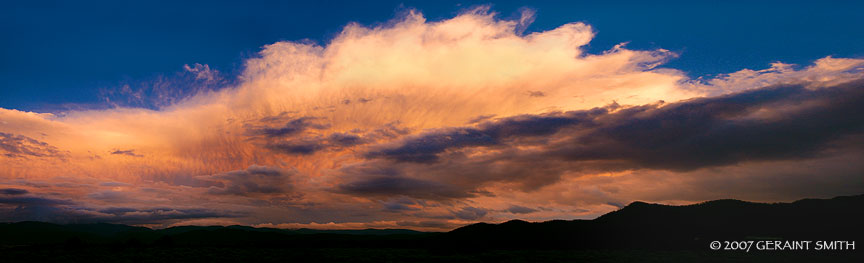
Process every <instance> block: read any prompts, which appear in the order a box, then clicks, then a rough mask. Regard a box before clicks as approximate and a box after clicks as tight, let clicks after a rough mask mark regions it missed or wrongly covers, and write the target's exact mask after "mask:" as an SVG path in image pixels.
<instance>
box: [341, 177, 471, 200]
mask: <svg viewBox="0 0 864 263" xmlns="http://www.w3.org/2000/svg"><path fill="white" fill-rule="evenodd" d="M338 191H339V192H341V193H346V194H351V195H360V196H372V197H374V196H410V197H415V198H423V199H447V198H463V197H470V196H473V194H472V193H467V192H464V191H463V190H461V189H459V188H456V187H452V186H449V185H447V184H442V183H438V182H433V181H425V180H418V179H413V178H406V177H398V176H377V177H372V178H364V179H362V180H358V181H354V182H350V183H345V184H341V185H339V186H338Z"/></svg>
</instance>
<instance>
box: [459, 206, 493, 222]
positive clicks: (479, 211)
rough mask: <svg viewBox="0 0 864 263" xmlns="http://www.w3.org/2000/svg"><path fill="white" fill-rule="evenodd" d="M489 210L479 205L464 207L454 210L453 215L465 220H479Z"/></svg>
mask: <svg viewBox="0 0 864 263" xmlns="http://www.w3.org/2000/svg"><path fill="white" fill-rule="evenodd" d="M487 213H489V211H487V210H486V209H483V208H477V207H470V206H469V207H464V208H462V209H459V210H457V211H453V215H454V216H456V217H457V218H459V219H464V220H477V219H480V218H482V217H483V216H485V215H486V214H487Z"/></svg>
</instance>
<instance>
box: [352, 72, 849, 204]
mask: <svg viewBox="0 0 864 263" xmlns="http://www.w3.org/2000/svg"><path fill="white" fill-rule="evenodd" d="M861 112H864V81H861V80H859V81H855V82H851V83H847V84H842V85H839V86H835V87H827V88H806V87H804V86H802V85H786V86H773V87H766V88H762V89H756V90H750V91H745V92H741V93H736V94H731V95H726V96H720V97H711V98H698V99H691V100H688V101H683V102H678V103H671V104H663V103H658V104H654V105H643V106H635V107H622V106H619V105H614V104H613V105H610V106H608V107H604V108H595V109H592V110H586V111H571V112H563V113H550V114H542V115H522V116H516V117H509V118H501V119H497V120H493V121H485V122H482V123H480V124H478V125H476V126H474V127H461V128H447V129H438V130H432V131H427V132H425V133H421V134H420V135H416V136H412V137H409V138H406V139H404V140H402V141H400V142H398V143H391V144H387V145H382V146H378V147H375V148H373V149H372V150H370V151H369V152H367V153H366V154H365V157H366V158H367V159H368V161H367V162H366V164H365V165H367V166H381V167H387V169H389V171H390V173H391V175H390V176H389V177H366V178H365V179H359V181H354V182H352V183H349V184H344V185H342V186H340V188H339V189H341V190H342V191H343V192H346V193H352V194H358V195H368V194H370V193H378V194H392V195H409V196H414V197H418V198H430V196H434V197H435V198H441V197H459V196H465V195H469V196H470V195H472V194H471V193H472V192H474V193H476V192H477V191H478V189H481V188H482V186H484V185H486V184H487V183H490V182H509V183H517V184H520V185H521V187H520V188H521V189H522V190H532V189H537V188H538V187H541V186H544V185H548V184H551V183H554V182H557V181H558V180H560V176H561V175H562V174H564V173H568V172H580V171H592V170H593V171H614V170H626V169H654V170H668V171H693V170H697V169H701V168H707V167H718V166H727V165H734V164H738V163H742V162H758V161H774V160H797V159H810V158H817V157H820V156H824V155H825V154H830V153H831V152H834V151H839V150H845V151H849V150H852V151H860V148H861V144H860V143H855V142H856V141H861V139H862V136H861V135H862V132H864V115H862V114H860V113H861ZM368 169H372V168H368ZM346 174H352V173H351V172H349V171H346ZM409 175H410V176H409ZM408 177H410V178H412V179H406V178H408ZM353 178H358V177H356V176H354V177H353ZM441 189H447V191H446V192H447V194H446V195H442V194H440V192H441V191H442V190H441Z"/></svg>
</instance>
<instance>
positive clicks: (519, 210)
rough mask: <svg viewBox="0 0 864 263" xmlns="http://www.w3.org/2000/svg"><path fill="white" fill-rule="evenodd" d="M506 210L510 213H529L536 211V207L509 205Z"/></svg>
mask: <svg viewBox="0 0 864 263" xmlns="http://www.w3.org/2000/svg"><path fill="white" fill-rule="evenodd" d="M507 212H510V213H512V214H530V213H534V212H537V209H534V208H530V207H524V206H518V205H511V206H510V207H509V208H507Z"/></svg>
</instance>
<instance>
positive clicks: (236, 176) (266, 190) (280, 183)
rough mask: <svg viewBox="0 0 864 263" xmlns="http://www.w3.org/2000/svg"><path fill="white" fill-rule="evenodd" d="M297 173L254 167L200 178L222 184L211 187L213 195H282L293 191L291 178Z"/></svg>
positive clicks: (275, 168)
mask: <svg viewBox="0 0 864 263" xmlns="http://www.w3.org/2000/svg"><path fill="white" fill-rule="evenodd" d="M294 173H296V172H295V171H293V170H285V169H282V168H278V167H269V166H260V165H252V166H249V168H246V169H245V170H236V171H230V172H225V173H221V174H215V175H210V176H200V177H198V179H199V180H202V181H210V182H216V183H221V186H211V187H210V190H209V192H210V193H212V194H227V195H242V196H246V195H256V194H282V193H289V192H291V191H292V190H293V185H292V183H291V176H292V175H293V174H294Z"/></svg>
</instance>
